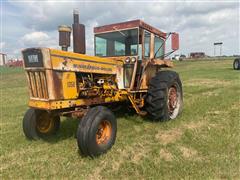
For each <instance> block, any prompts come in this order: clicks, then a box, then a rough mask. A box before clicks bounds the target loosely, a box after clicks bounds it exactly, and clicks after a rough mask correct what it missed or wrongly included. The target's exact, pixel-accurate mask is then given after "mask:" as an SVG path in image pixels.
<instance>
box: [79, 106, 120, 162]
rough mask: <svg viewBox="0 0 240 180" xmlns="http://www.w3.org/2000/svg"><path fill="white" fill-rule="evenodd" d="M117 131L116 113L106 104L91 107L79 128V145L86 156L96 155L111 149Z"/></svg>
mask: <svg viewBox="0 0 240 180" xmlns="http://www.w3.org/2000/svg"><path fill="white" fill-rule="evenodd" d="M116 133H117V121H116V118H115V116H114V114H113V113H112V112H111V111H110V110H109V109H108V108H106V107H104V106H96V107H93V108H91V109H90V110H89V111H88V112H87V114H86V115H85V116H84V117H83V118H82V119H81V121H80V123H79V127H78V130H77V142H78V147H79V149H80V151H81V153H82V155H85V156H91V157H95V156H98V155H100V154H103V153H105V152H106V151H108V150H109V149H111V147H112V145H113V144H114V142H115V139H116Z"/></svg>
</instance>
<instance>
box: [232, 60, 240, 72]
mask: <svg viewBox="0 0 240 180" xmlns="http://www.w3.org/2000/svg"><path fill="white" fill-rule="evenodd" d="M233 69H234V70H239V69H240V59H235V60H234V62H233Z"/></svg>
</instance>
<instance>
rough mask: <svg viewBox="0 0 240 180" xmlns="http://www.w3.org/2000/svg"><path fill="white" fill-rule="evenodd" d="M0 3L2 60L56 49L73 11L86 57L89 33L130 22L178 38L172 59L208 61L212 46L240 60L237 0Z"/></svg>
mask: <svg viewBox="0 0 240 180" xmlns="http://www.w3.org/2000/svg"><path fill="white" fill-rule="evenodd" d="M0 2H1V13H0V15H1V38H0V52H2V53H6V54H7V55H8V58H21V50H22V49H24V48H29V47H50V48H56V49H60V47H59V46H58V31H57V28H58V26H59V25H63V24H65V25H70V26H71V24H72V21H73V20H72V12H73V9H78V11H79V14H80V22H81V23H83V24H85V27H86V47H87V54H90V55H93V48H94V38H93V27H96V26H101V25H106V24H111V23H117V22H123V21H129V20H135V19H141V20H143V21H145V22H146V23H148V24H150V25H152V26H154V27H156V28H158V29H160V30H162V31H164V32H178V33H179V35H180V49H179V50H178V51H177V52H176V54H185V55H188V54H189V53H190V52H205V53H206V54H207V55H210V56H212V55H213V52H214V46H213V43H214V42H223V47H222V48H223V49H222V54H223V55H236V54H240V37H239V29H240V22H239V16H240V13H239V12H240V6H239V1H238V0H225V1H224V0H222V1H221V0H219V1H215V0H213V1H204V0H202V1H194V0H191V1H187V0H185V1H180V0H178V1H166V0H165V1H157V0H155V1H151V0H149V1H146V0H145V1H143V0H138V1H134V0H130V1H129V0H128V1H127V0H126V1H110V0H108V1H101V0H100V1H96V0H95V1H94V0H92V1H67V0H64V1H61V0H58V1H47V0H46V1H43V0H41V1H27V0H25V1H20V0H19V1H17V0H15V1H7V0H0ZM70 50H71V49H70ZM218 50H219V49H217V53H219V51H218Z"/></svg>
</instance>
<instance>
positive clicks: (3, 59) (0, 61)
mask: <svg viewBox="0 0 240 180" xmlns="http://www.w3.org/2000/svg"><path fill="white" fill-rule="evenodd" d="M6 61H7V55H6V54H4V53H0V66H4V65H5V63H6Z"/></svg>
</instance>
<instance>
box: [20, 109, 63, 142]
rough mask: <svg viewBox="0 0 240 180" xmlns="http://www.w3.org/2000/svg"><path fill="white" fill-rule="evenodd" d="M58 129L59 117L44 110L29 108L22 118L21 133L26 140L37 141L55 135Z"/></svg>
mask: <svg viewBox="0 0 240 180" xmlns="http://www.w3.org/2000/svg"><path fill="white" fill-rule="evenodd" d="M59 127H60V117H59V116H53V115H52V114H50V113H48V112H47V111H44V110H38V109H33V108H30V109H28V110H27V112H26V113H25V115H24V118H23V132H24V134H25V136H26V137H27V138H28V139H33V140H37V139H39V138H45V137H47V136H50V135H52V134H54V133H56V132H57V131H58V130H59Z"/></svg>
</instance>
